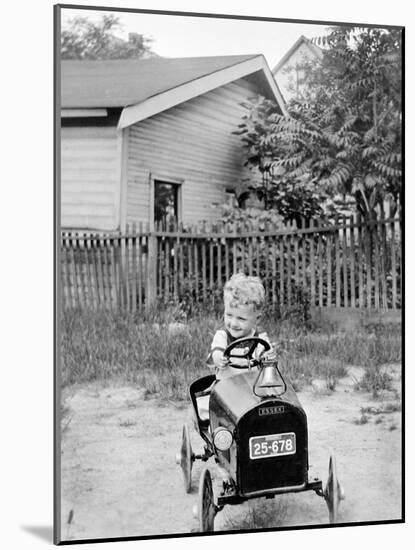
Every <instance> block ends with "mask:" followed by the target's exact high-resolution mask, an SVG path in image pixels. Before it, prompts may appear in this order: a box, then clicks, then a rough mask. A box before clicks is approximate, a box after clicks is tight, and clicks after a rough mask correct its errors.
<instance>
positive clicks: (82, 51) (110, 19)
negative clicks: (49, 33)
mask: <svg viewBox="0 0 415 550" xmlns="http://www.w3.org/2000/svg"><path fill="white" fill-rule="evenodd" d="M120 28H121V24H120V22H119V18H118V17H116V16H115V15H104V16H103V17H102V19H101V21H100V22H98V23H94V22H92V21H90V20H89V19H88V18H86V17H75V18H73V19H71V20H70V21H69V23H68V24H67V26H66V28H64V29H62V33H61V57H62V59H128V58H139V57H143V56H145V57H149V56H151V55H155V54H154V53H153V52H152V51H151V48H150V42H151V40H149V39H148V38H144V36H143V35H142V34H138V33H130V34H129V38H128V42H126V41H124V40H122V39H120V38H118V37H117V36H115V35H114V32H115V31H117V30H119V29H120Z"/></svg>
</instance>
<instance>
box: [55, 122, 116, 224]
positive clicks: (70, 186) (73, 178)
mask: <svg viewBox="0 0 415 550" xmlns="http://www.w3.org/2000/svg"><path fill="white" fill-rule="evenodd" d="M119 193H120V151H119V136H118V134H117V130H116V127H115V126H112V127H98V126H96V127H92V126H83V127H79V126H71V127H65V126H64V127H62V131H61V225H62V227H63V228H65V227H70V228H82V229H102V230H113V229H117V228H118V227H119Z"/></svg>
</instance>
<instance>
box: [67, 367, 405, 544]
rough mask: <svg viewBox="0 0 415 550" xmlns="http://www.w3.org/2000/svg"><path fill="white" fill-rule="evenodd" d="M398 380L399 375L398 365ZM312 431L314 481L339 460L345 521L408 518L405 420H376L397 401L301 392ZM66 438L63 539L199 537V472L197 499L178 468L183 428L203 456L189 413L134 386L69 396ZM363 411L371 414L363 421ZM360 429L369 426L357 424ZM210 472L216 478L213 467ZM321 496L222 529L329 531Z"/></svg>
mask: <svg viewBox="0 0 415 550" xmlns="http://www.w3.org/2000/svg"><path fill="white" fill-rule="evenodd" d="M394 369H395V375H396V378H397V379H399V368H398V366H396V365H395V366H394ZM299 398H300V401H301V402H302V404H303V406H304V408H305V410H306V412H307V416H308V422H309V457H310V469H311V472H310V473H311V474H315V475H317V476H319V477H320V478H321V479H323V482H325V480H326V476H327V467H328V454H329V451H330V449H332V450H333V451H334V453H335V456H336V460H337V469H338V475H339V478H340V480H341V482H342V484H343V486H344V489H345V492H346V500H345V501H343V502H342V503H341V508H340V518H339V521H340V522H358V521H378V520H387V519H399V518H400V517H401V455H400V445H401V424H400V422H401V414H400V412H387V413H384V414H373V413H374V412H376V411H377V410H379V409H380V408H384V407H385V405H387V403H394V404H395V405H396V403H397V401H396V397H395V398H394V399H393V396H392V394H390V393H387V394H384V395H383V396H382V398H381V399H380V400H379V399H377V400H376V401H375V400H373V399H372V398H371V396H370V395H369V394H367V393H361V392H355V391H353V387H352V383H351V380H350V379H344V380H342V381H341V383H340V384H339V385H338V386H337V389H336V391H335V392H334V393H332V394H330V395H327V394H326V392H325V391H324V389H321V390H320V389H319V386H318V385H317V386H315V387H314V388H308V389H307V390H306V391H303V392H301V393H299ZM64 399H65V406H66V414H65V416H64V419H63V437H62V455H61V457H62V538H63V539H64V540H74V539H77V540H78V539H83V538H103V537H128V536H147V535H150V536H151V535H159V534H175V533H188V532H190V531H197V521H196V520H195V519H194V518H193V516H192V507H193V505H194V504H195V503H196V501H197V484H198V479H199V474H200V470H201V468H202V463H200V462H196V463H195V465H194V468H193V485H194V489H193V491H192V493H190V494H186V493H185V492H184V489H183V481H182V476H181V471H180V469H179V467H178V466H177V465H176V464H175V454H176V452H177V451H178V450H179V447H180V441H181V430H182V425H183V422H186V421H187V422H189V426H190V427H191V438H192V445H193V449H194V451H195V452H198V451H199V450H201V441H200V438H199V436H198V435H197V434H196V433H194V432H193V428H192V423H191V420H190V418H191V416H190V411H189V408H188V406H186V407H182V406H178V405H177V404H174V403H171V402H169V403H161V402H160V401H158V400H153V399H152V400H146V399H145V398H144V392H143V391H142V390H137V389H135V388H131V387H114V386H111V387H102V385H101V386H99V385H85V386H82V387H79V388H77V389H76V390H74V389H72V390H71V394H64ZM361 407H373V408H374V409H373V410H372V413H369V414H367V415H366V416H367V418H368V421H367V422H366V423H365V418H364V417H363V418H362V413H361ZM356 422H362V423H359V424H356ZM208 465H210V466H211V467H212V471H213V473H214V472H215V465H214V463H213V461H212V459H210V460H209V462H208ZM327 518H328V515H327V508H326V505H325V502H324V500H323V499H322V498H320V497H318V496H317V495H315V493H312V492H308V493H299V494H289V495H283V496H281V497H278V498H276V499H274V500H265V499H259V500H255V501H250V502H247V503H244V504H243V505H241V506H227V507H225V509H224V510H223V511H222V512H221V513H220V514H218V516H217V517H216V520H215V529H216V530H224V529H225V530H229V529H245V528H249V527H252V528H255V527H257V528H261V527H278V526H281V525H284V526H286V525H311V524H319V523H327Z"/></svg>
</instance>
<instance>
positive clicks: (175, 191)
mask: <svg viewBox="0 0 415 550" xmlns="http://www.w3.org/2000/svg"><path fill="white" fill-rule="evenodd" d="M180 188H181V185H180V183H177V182H172V181H164V180H158V179H155V180H154V212H153V214H154V222H155V223H161V224H162V225H163V227H165V228H168V227H169V226H171V225H172V224H174V223H177V222H179V221H180V218H181V212H180V210H181V209H180Z"/></svg>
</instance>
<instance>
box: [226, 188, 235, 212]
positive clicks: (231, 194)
mask: <svg viewBox="0 0 415 550" xmlns="http://www.w3.org/2000/svg"><path fill="white" fill-rule="evenodd" d="M225 204H226V205H227V206H232V208H236V207H237V206H238V199H237V198H236V193H235V189H226V190H225Z"/></svg>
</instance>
